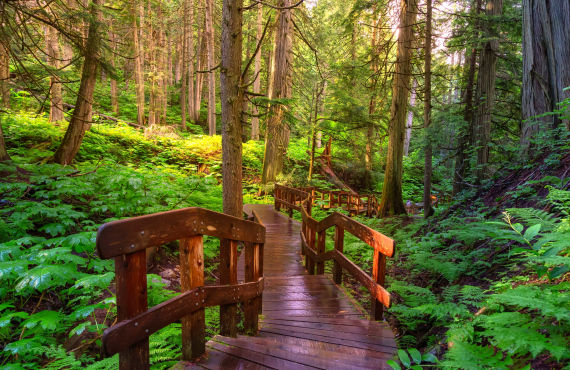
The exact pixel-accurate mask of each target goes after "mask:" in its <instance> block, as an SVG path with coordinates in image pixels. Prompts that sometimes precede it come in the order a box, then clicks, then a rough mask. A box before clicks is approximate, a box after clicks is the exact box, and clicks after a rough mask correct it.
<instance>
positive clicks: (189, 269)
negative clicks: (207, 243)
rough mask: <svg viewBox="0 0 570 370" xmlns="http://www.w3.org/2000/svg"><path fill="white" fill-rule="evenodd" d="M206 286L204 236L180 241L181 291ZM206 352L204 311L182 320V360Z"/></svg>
mask: <svg viewBox="0 0 570 370" xmlns="http://www.w3.org/2000/svg"><path fill="white" fill-rule="evenodd" d="M200 286H204V244H203V237H202V235H195V236H191V237H188V238H185V239H181V240H180V290H181V291H182V292H186V291H188V290H192V289H194V288H197V287H200ZM205 352H206V316H205V311H204V309H203V308H202V309H199V310H196V311H194V312H192V313H190V314H188V315H186V316H184V317H183V318H182V359H183V360H185V361H191V360H193V359H195V358H198V357H199V356H201V355H202V354H204V353H205Z"/></svg>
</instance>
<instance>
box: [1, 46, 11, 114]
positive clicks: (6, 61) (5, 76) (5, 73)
mask: <svg viewBox="0 0 570 370" xmlns="http://www.w3.org/2000/svg"><path fill="white" fill-rule="evenodd" d="M9 82H10V51H9V49H8V43H7V40H4V39H2V40H0V99H1V100H2V104H1V105H0V107H2V108H10V86H9Z"/></svg>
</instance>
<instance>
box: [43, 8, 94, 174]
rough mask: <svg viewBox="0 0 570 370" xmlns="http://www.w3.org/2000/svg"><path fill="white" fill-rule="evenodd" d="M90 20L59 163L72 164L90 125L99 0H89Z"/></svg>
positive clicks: (55, 158)
mask: <svg viewBox="0 0 570 370" xmlns="http://www.w3.org/2000/svg"><path fill="white" fill-rule="evenodd" d="M89 8H90V13H91V18H90V22H89V32H88V36H87V43H86V45H85V60H84V62H83V69H82V71H81V83H80V86H79V92H78V93H77V100H76V102H75V109H74V110H73V114H72V116H71V120H70V121H69V126H68V128H67V131H66V132H65V136H64V137H63V140H62V142H61V145H60V146H59V148H58V149H57V151H56V152H55V154H54V161H55V162H56V163H59V164H63V165H68V164H71V162H72V161H73V158H75V155H76V154H77V152H78V151H79V147H80V146H81V142H82V141H83V136H84V135H85V131H87V130H88V129H89V127H90V126H91V113H92V108H93V92H94V90H95V82H96V80H97V67H98V65H99V49H100V42H101V41H100V40H101V38H100V35H99V32H98V30H99V14H100V12H99V0H92V1H91V6H90V7H89Z"/></svg>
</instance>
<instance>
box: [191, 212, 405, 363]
mask: <svg viewBox="0 0 570 370" xmlns="http://www.w3.org/2000/svg"><path fill="white" fill-rule="evenodd" d="M253 210H255V212H256V214H257V216H258V218H259V219H260V221H261V223H262V224H263V225H264V226H265V227H266V242H265V247H264V257H263V260H264V268H263V270H264V276H265V289H264V291H263V316H262V318H261V320H260V330H259V334H258V335H257V336H255V337H250V336H238V337H237V338H229V337H224V336H220V335H218V336H216V337H214V338H212V340H210V341H209V342H208V343H207V353H206V355H205V356H204V358H203V359H201V360H200V361H199V362H197V363H195V364H190V363H186V364H185V368H207V369H238V368H239V369H242V368H245V369H266V368H274V369H315V368H317V369H380V368H389V366H387V365H386V361H387V360H388V359H390V358H392V357H393V356H394V354H395V353H396V342H395V340H394V334H393V333H392V331H391V329H390V327H389V326H388V325H387V324H386V323H385V322H377V321H369V320H367V319H363V315H362V313H361V312H360V310H359V309H357V308H356V307H355V306H354V305H353V303H351V301H350V300H349V299H348V297H347V296H346V295H345V293H344V291H343V290H342V289H340V288H339V287H338V286H337V285H335V283H334V282H333V281H332V280H331V279H329V278H328V277H327V276H325V275H308V274H307V272H306V270H305V269H304V267H303V265H302V263H301V262H302V257H301V255H300V253H299V251H300V249H301V238H300V230H301V225H300V223H299V222H297V221H295V220H292V219H290V218H288V217H287V216H285V215H283V214H281V213H279V212H276V211H275V210H274V209H273V206H272V205H261V204H256V205H250V204H248V205H245V206H244V211H245V212H246V213H247V214H251V213H252V211H253ZM243 264H244V257H243V253H242V256H240V258H239V260H238V271H240V272H242V271H244V269H243ZM243 278H244V277H243V272H242V273H241V275H239V276H238V280H240V281H243Z"/></svg>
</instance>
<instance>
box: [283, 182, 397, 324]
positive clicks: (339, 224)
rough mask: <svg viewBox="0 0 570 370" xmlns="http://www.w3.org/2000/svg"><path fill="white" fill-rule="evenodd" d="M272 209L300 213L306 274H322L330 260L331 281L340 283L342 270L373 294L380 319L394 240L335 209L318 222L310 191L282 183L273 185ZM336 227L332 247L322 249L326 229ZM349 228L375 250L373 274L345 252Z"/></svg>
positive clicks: (386, 298)
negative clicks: (358, 264)
mask: <svg viewBox="0 0 570 370" xmlns="http://www.w3.org/2000/svg"><path fill="white" fill-rule="evenodd" d="M274 197H275V209H276V210H280V209H281V207H284V208H286V209H287V210H288V212H289V215H291V214H292V212H293V210H296V211H298V212H300V213H301V216H302V218H303V223H302V227H301V242H302V251H301V252H302V254H303V255H305V266H306V269H307V271H308V273H309V274H314V273H315V267H316V273H317V274H324V271H325V265H324V263H325V261H328V260H333V261H334V265H333V271H332V272H333V280H334V282H335V283H337V284H340V283H342V269H345V270H346V271H347V272H348V273H349V274H350V275H351V276H352V277H353V278H355V279H356V280H357V281H358V282H359V283H360V284H361V285H362V286H364V287H365V288H366V289H368V291H369V292H370V294H371V296H372V317H373V318H374V320H381V319H382V317H383V307H390V302H391V299H390V293H388V292H387V291H386V289H384V287H383V285H384V282H385V275H386V257H392V256H393V255H394V249H395V242H394V240H392V239H390V238H388V237H387V236H385V235H384V234H381V233H379V232H378V231H376V230H373V229H371V228H369V227H367V226H365V225H363V224H361V223H360V222H357V221H355V220H353V219H351V218H350V217H347V216H345V215H343V214H341V213H338V212H334V213H333V214H331V215H329V216H328V217H326V218H325V219H323V220H321V221H317V220H315V219H314V218H312V217H311V208H310V207H311V204H312V202H311V198H312V196H311V193H309V192H305V191H302V190H299V189H293V188H288V187H285V186H280V185H276V186H275V192H274ZM331 227H334V228H335V237H334V241H335V244H334V249H333V250H331V251H328V252H325V242H326V232H327V230H328V229H329V228H331ZM345 231H348V232H349V233H351V234H352V235H354V236H356V237H357V238H359V239H360V240H362V241H363V242H365V243H366V244H368V245H369V246H371V247H372V248H373V250H374V258H373V264H372V277H370V276H369V275H368V274H367V273H366V272H364V271H363V270H362V269H361V268H360V267H358V266H357V265H355V264H354V263H353V262H352V261H350V260H349V259H348V258H347V257H346V256H345V255H344V254H343V249H344V232H345Z"/></svg>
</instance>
